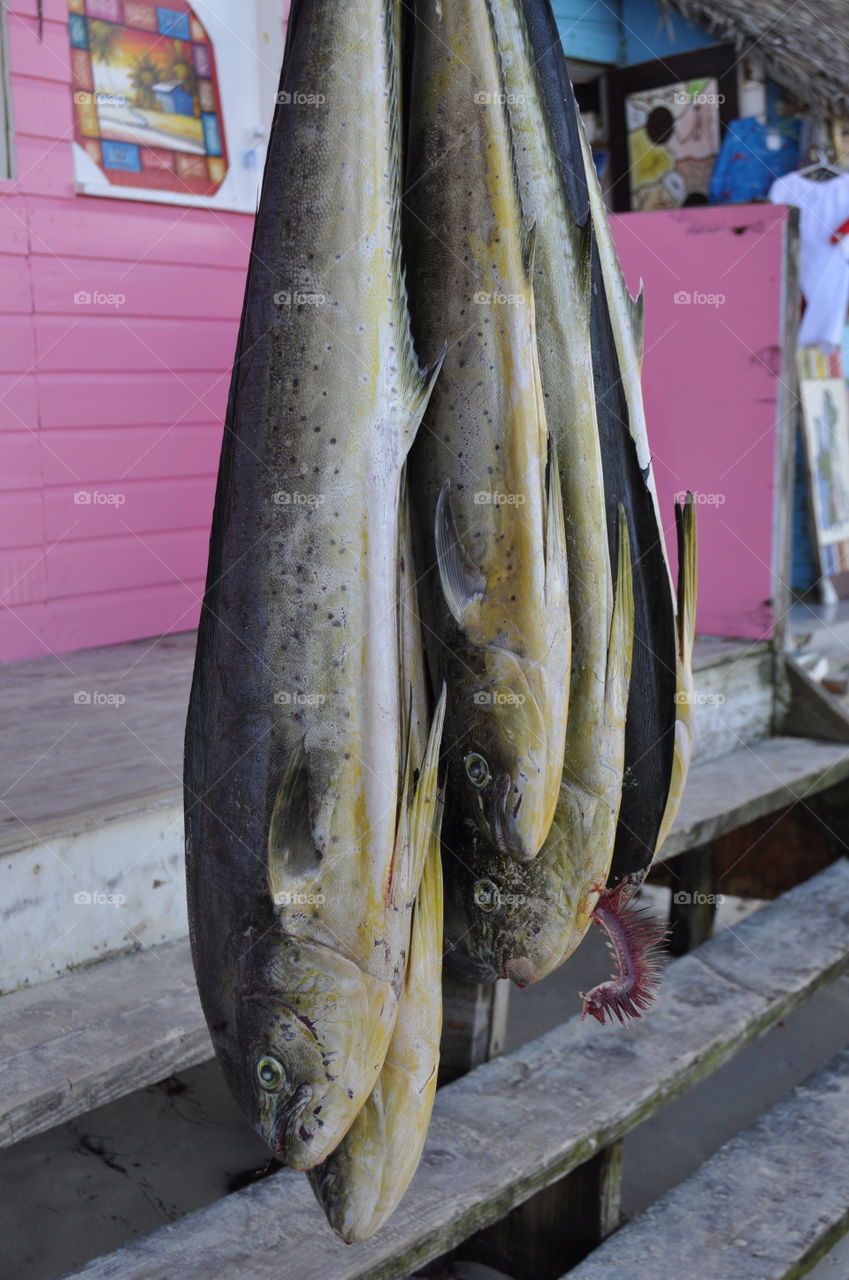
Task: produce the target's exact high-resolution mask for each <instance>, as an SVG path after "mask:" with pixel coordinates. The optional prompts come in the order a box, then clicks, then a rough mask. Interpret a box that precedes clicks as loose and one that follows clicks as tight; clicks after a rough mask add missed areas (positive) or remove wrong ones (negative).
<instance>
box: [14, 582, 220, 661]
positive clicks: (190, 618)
mask: <svg viewBox="0 0 849 1280" xmlns="http://www.w3.org/2000/svg"><path fill="white" fill-rule="evenodd" d="M202 592H203V582H202V580H201V579H197V580H195V581H192V582H189V583H187V584H186V585H185V586H184V585H183V584H182V583H175V584H172V585H166V586H153V587H138V588H136V589H134V590H128V591H110V592H106V593H103V594H101V595H83V596H75V597H72V598H70V599H67V600H57V601H54V602H53V603H52V604H51V607H50V618H49V624H48V625H49V636H50V645H51V649H52V651H53V652H54V653H70V652H72V651H73V650H74V649H87V648H91V647H92V646H94V645H101V644H121V643H122V642H123V641H125V640H139V639H143V638H145V637H147V636H161V635H170V634H172V633H173V632H177V631H191V630H193V629H194V628H195V627H196V626H197V623H198V618H199V616H200V596H201V594H202ZM0 635H2V633H0Z"/></svg>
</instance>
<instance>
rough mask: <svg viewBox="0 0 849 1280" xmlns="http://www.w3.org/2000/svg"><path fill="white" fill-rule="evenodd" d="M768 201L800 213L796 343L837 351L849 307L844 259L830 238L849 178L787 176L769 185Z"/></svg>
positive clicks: (844, 210)
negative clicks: (800, 302)
mask: <svg viewBox="0 0 849 1280" xmlns="http://www.w3.org/2000/svg"><path fill="white" fill-rule="evenodd" d="M769 198H770V200H771V201H772V202H773V204H792V205H795V206H796V207H797V208H798V209H800V210H801V217H800V220H799V235H800V239H801V249H800V255H799V282H800V284H801V286H802V293H803V294H804V296H805V302H806V303H807V306H806V308H805V314H804V317H803V319H802V324H801V327H800V329H799V345H800V346H803V347H809V346H810V347H814V346H820V347H826V348H828V349H830V350H832V349H834V348H835V347H839V346H840V344H841V341H842V337H843V328H844V325H845V324H846V311H847V308H849V259H847V257H846V256H845V254H844V253H843V251H842V250H841V247H840V245H837V244H832V241H831V237H832V235H833V233H834V232H835V231H836V230H837V228H838V227H839V226H840V225H841V223H843V222H845V221H846V219H847V218H849V174H841V175H840V177H838V178H829V179H828V180H827V181H825V182H814V181H812V180H811V179H810V178H803V177H802V176H801V174H799V173H787V174H785V175H784V177H783V178H778V179H777V181H775V182H774V183H773V184H772V186H771V187H770V191H769Z"/></svg>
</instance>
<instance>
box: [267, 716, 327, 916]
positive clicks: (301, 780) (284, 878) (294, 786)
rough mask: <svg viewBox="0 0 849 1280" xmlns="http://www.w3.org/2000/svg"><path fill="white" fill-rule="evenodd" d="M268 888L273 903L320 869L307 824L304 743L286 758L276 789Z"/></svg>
mask: <svg viewBox="0 0 849 1280" xmlns="http://www.w3.org/2000/svg"><path fill="white" fill-rule="evenodd" d="M266 866H267V874H268V888H269V892H270V893H271V896H272V898H274V900H275V901H277V899H278V895H285V894H287V893H290V892H292V889H293V886H295V887H297V888H298V889H301V888H302V887H303V884H304V882H305V881H306V880H311V879H312V878H313V877H315V875H316V873H317V871H318V869H319V868H320V866H321V854H320V852H319V850H318V849H317V848H316V843H315V837H314V836H313V832H312V826H311V824H310V794H309V766H308V763H307V751H306V746H305V744H304V739H303V738H301V740H300V742H299V743H298V745H297V746H296V747H295V749H294V750H293V751H292V753H291V755H290V756H289V760H288V762H287V765H286V768H285V769H284V771H283V777H282V779H281V781H280V785H279V787H278V788H277V795H276V796H275V798H274V806H273V808H272V810H271V821H270V823H269V826H268V847H267V861H266Z"/></svg>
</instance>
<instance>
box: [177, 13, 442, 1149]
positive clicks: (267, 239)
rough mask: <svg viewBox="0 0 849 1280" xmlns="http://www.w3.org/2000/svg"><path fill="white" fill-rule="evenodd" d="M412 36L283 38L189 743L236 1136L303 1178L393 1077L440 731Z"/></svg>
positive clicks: (305, 23)
mask: <svg viewBox="0 0 849 1280" xmlns="http://www.w3.org/2000/svg"><path fill="white" fill-rule="evenodd" d="M399 13H400V8H399V6H398V5H397V4H396V3H392V2H391V0H354V2H353V3H351V4H347V5H343V6H337V5H334V6H330V5H327V4H324V3H321V2H320V0H298V2H297V3H296V4H295V5H294V6H293V11H292V14H291V16H290V19H289V31H288V36H287V48H286V55H285V60H284V66H283V73H282V78H281V83H280V94H279V95H278V105H277V108H276V110H275V118H274V125H273V129H272V133H271V139H270V142H269V150H268V161H267V165H266V171H265V179H264V185H263V194H262V199H261V203H260V208H259V212H258V216H257V220H256V226H255V231H254V240H253V247H252V252H251V265H250V270H249V275H248V283H247V291H246V297H245V304H244V310H243V314H242V323H241V330H240V334H239V342H238V349H237V354H236V360H235V364H234V373H233V379H232V384H231V389H230V400H229V404H228V409H227V420H226V425H225V432H224V443H223V447H222V454H221V463H220V469H219V477H218V488H217V493H216V499H215V510H214V516H213V523H212V535H211V540H210V556H209V569H208V576H207V586H206V594H205V597H204V605H203V611H202V616H201V622H200V630H199V636H198V650H197V658H196V664H195V673H194V680H193V685H192V693H191V699H190V706H189V717H188V724H187V730H186V766H185V804H186V864H187V884H188V899H189V921H190V933H191V942H192V954H193V958H194V964H195V972H196V975H197V980H198V987H199V990H200V996H201V1001H202V1004H203V1008H204V1013H205V1015H206V1019H207V1022H208V1024H209V1028H210V1032H211V1035H212V1040H213V1044H214V1046H215V1051H216V1054H217V1056H218V1059H219V1062H220V1063H221V1066H222V1069H223V1071H224V1075H225V1078H226V1080H227V1083H228V1085H229V1087H230V1089H231V1091H232V1092H233V1094H234V1096H235V1098H236V1100H237V1102H238V1103H239V1105H240V1106H241V1108H242V1110H243V1112H244V1113H245V1115H246V1116H247V1118H248V1119H249V1121H250V1122H251V1123H252V1124H253V1125H254V1127H255V1128H256V1129H257V1130H258V1131H259V1132H260V1133H261V1134H262V1136H263V1137H264V1138H265V1140H266V1141H267V1143H268V1144H269V1146H270V1147H271V1148H272V1150H273V1151H274V1152H275V1153H276V1154H277V1155H278V1156H279V1157H280V1159H281V1160H282V1161H283V1163H284V1164H287V1165H290V1166H292V1167H294V1168H302V1169H304V1168H310V1167H311V1166H313V1165H315V1164H317V1163H318V1162H320V1161H321V1160H323V1159H324V1158H326V1156H327V1155H328V1154H329V1153H330V1152H331V1151H332V1150H333V1148H334V1147H335V1146H336V1145H337V1144H338V1143H339V1141H340V1140H341V1139H342V1137H343V1136H344V1134H345V1133H346V1131H347V1130H348V1129H349V1128H350V1126H351V1124H352V1122H353V1121H354V1118H355V1117H356V1115H357V1114H358V1112H359V1111H360V1110H361V1108H362V1106H363V1105H364V1103H365V1102H366V1099H367V1098H368V1096H369V1094H370V1093H371V1092H372V1090H373V1088H374V1086H375V1084H376V1082H377V1079H378V1077H379V1074H380V1071H381V1069H382V1067H383V1063H384V1059H385V1057H386V1053H387V1050H388V1047H389V1044H390V1040H391V1037H392V1033H393V1030H394V1027H395V1022H396V1017H397V1010H398V1002H399V999H400V997H401V995H402V993H403V990H404V981H405V973H406V967H407V950H408V947H409V936H410V924H411V913H412V905H413V903H414V901H415V898H416V895H417V892H418V888H419V883H420V879H421V875H422V871H423V867H424V861H425V856H426V852H427V848H428V844H429V838H430V834H429V833H430V816H429V813H428V806H427V805H425V804H424V803H423V802H420V798H421V797H427V796H431V795H432V794H433V792H434V789H435V786H436V777H435V773H436V755H437V751H438V743H439V738H440V734H441V728H442V725H441V720H440V718H439V717H436V718H435V719H434V721H433V723H432V724H430V722H429V720H428V711H427V703H426V692H425V689H424V687H423V683H422V680H421V662H420V659H419V656H418V646H419V645H420V643H421V642H420V639H418V638H417V639H416V641H415V644H414V646H413V651H412V652H411V651H410V644H411V642H410V640H409V633H410V629H409V626H408V625H407V623H406V622H405V620H404V618H403V617H402V612H403V608H402V601H401V583H402V580H403V577H404V574H405V573H407V574H409V571H410V566H409V565H407V564H406V563H405V559H404V535H403V520H404V516H403V510H402V495H403V486H404V479H403V474H404V466H405V460H406V457H407V453H408V450H409V448H410V445H411V443H412V441H413V438H414V436H415V433H416V430H417V429H418V426H419V423H420V420H421V417H422V414H423V412H424V410H425V406H426V404H427V400H428V396H429V394H430V391H431V388H432V384H433V380H434V378H435V376H436V368H434V369H432V370H431V371H430V372H425V371H423V370H422V368H421V367H420V365H419V362H418V360H417V358H416V355H415V352H414V349H413V345H412V340H411V334H410V327H409V321H408V312H407V299H406V290H405V285H404V276H403V269H402V260H401V244H400V231H399V218H400V181H401V175H400V164H401V159H400V145H399V144H400V140H399V129H398V77H399V32H398V26H399ZM422 736H423V737H424V739H425V740H427V739H429V743H428V749H427V755H426V757H425V758H424V759H422V758H420V757H419V758H417V752H416V750H415V743H416V742H417V741H418V740H420V739H421V738H422Z"/></svg>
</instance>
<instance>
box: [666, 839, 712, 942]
mask: <svg viewBox="0 0 849 1280" xmlns="http://www.w3.org/2000/svg"><path fill="white" fill-rule="evenodd" d="M670 866H671V869H672V873H673V874H672V901H671V904H670V908H669V929H670V935H669V940H668V943H667V946H668V948H669V950H670V951H671V953H672V954H673V955H674V956H683V955H686V953H687V952H688V951H692V950H693V948H694V947H697V946H699V944H700V943H702V942H706V941H707V939H708V938H709V937H710V936H711V934H712V933H713V921H714V917H715V915H716V897H717V894H716V868H715V863H714V848H713V845H712V844H705V845H702V846H701V847H700V848H697V849H688V850H687V852H686V853H682V854H679V856H678V857H677V858H676V859H675V861H674V863H671V864H670Z"/></svg>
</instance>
